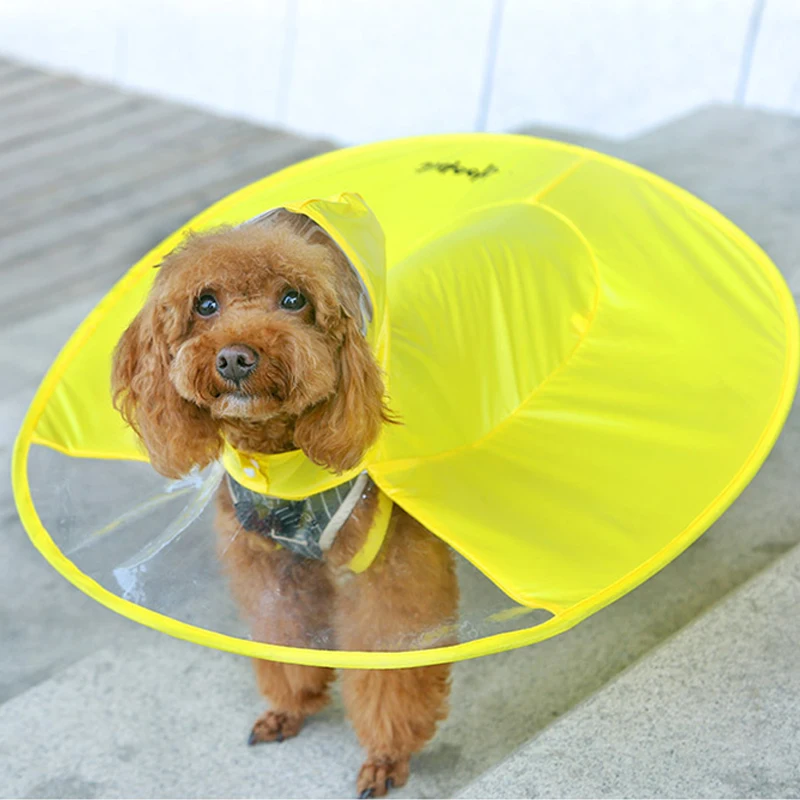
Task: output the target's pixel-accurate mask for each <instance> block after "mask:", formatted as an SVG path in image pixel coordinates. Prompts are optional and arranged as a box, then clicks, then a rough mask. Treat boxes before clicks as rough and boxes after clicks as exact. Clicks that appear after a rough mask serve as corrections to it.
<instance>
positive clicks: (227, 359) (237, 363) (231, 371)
mask: <svg viewBox="0 0 800 800" xmlns="http://www.w3.org/2000/svg"><path fill="white" fill-rule="evenodd" d="M257 363H258V354H257V353H256V351H255V350H253V349H252V348H250V347H248V346H247V345H244V344H232V345H229V346H228V347H223V348H222V350H220V351H219V353H217V372H219V374H220V375H222V377H223V378H225V379H226V380H229V381H233V382H234V383H239V381H242V380H244V379H245V378H246V377H247V376H248V375H249V374H250V373H251V372H252V371H253V370H254V369H255V368H256V364H257Z"/></svg>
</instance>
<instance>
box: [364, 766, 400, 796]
mask: <svg viewBox="0 0 800 800" xmlns="http://www.w3.org/2000/svg"><path fill="white" fill-rule="evenodd" d="M407 780H408V759H407V758H402V759H398V760H397V761H392V760H390V759H375V758H370V759H369V760H368V761H365V762H364V764H363V766H362V767H361V772H359V773H358V781H356V792H357V794H358V797H359V798H363V797H384V796H385V795H386V793H387V792H388V791H389V789H392V788H394V787H395V786H397V787H399V786H405V784H406V781H407Z"/></svg>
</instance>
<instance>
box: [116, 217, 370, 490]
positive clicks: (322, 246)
mask: <svg viewBox="0 0 800 800" xmlns="http://www.w3.org/2000/svg"><path fill="white" fill-rule="evenodd" d="M360 292H361V285H360V283H359V280H358V278H357V276H356V275H355V274H354V273H353V270H352V269H351V267H350V266H349V264H348V263H347V261H346V259H345V258H344V256H343V255H342V254H341V252H340V251H339V250H338V248H337V247H336V246H335V245H334V244H332V243H331V242H330V240H329V239H328V237H327V235H326V234H325V233H324V232H323V231H321V229H319V228H316V226H314V225H313V224H311V223H310V222H309V221H308V220H307V219H306V218H304V217H300V216H298V215H294V214H289V213H288V212H282V213H281V215H279V217H278V218H277V219H276V220H275V221H273V222H272V223H271V224H270V225H269V226H266V227H264V226H262V225H257V224H256V225H248V226H244V227H241V228H228V229H221V230H218V231H216V232H212V233H210V234H206V235H203V236H194V237H191V238H189V239H188V240H187V241H186V242H185V243H184V245H183V246H182V247H180V248H179V249H178V250H176V251H175V252H174V253H172V254H171V255H170V256H168V257H167V259H166V260H165V261H164V263H163V264H162V265H161V267H160V270H159V274H158V276H157V278H156V281H155V282H154V285H153V289H152V291H151V293H150V295H149V297H148V300H147V302H146V304H145V307H144V308H143V309H142V311H141V312H140V313H139V315H138V316H137V318H136V319H135V320H134V322H133V323H132V324H131V326H130V328H129V329H128V330H127V331H126V332H125V334H124V335H123V338H122V339H121V341H120V344H119V346H118V348H117V352H116V354H115V363H114V373H113V384H114V387H113V388H114V393H115V399H116V401H117V404H118V407H119V408H120V410H121V411H122V413H123V415H124V416H125V417H126V419H128V421H129V422H130V423H131V424H132V425H133V427H134V428H135V429H136V430H137V432H138V433H139V435H140V436H141V438H142V440H143V441H144V444H145V446H146V447H147V449H148V451H149V453H150V456H151V460H152V462H153V464H154V466H156V468H157V469H159V471H161V472H163V473H165V474H167V475H171V476H174V475H178V474H183V473H185V472H186V471H188V469H190V468H191V466H193V465H194V464H198V465H201V466H203V465H205V464H206V463H208V461H210V460H211V459H212V458H214V457H215V456H216V455H217V453H218V451H219V448H220V445H221V439H220V432H221V431H223V430H224V432H225V434H226V435H227V436H229V437H230V436H233V437H234V438H235V436H236V432H237V429H241V430H243V431H244V430H246V431H247V434H248V441H252V440H253V438H254V431H258V429H259V428H261V429H263V431H264V441H265V442H269V441H270V440H271V439H270V436H269V428H270V425H273V426H274V425H276V424H277V423H278V422H280V424H281V426H283V427H284V428H285V427H286V426H287V425H288V426H289V428H290V430H291V431H292V445H293V446H296V447H301V448H302V449H303V450H304V451H305V452H306V454H307V455H309V457H310V458H312V459H313V460H314V461H316V462H317V463H320V464H323V465H324V466H327V467H329V468H331V469H334V470H344V469H348V468H349V467H352V466H354V465H355V464H356V463H358V461H359V460H360V458H361V456H362V455H363V453H364V451H365V450H366V449H367V447H369V445H370V444H371V443H372V441H373V440H374V439H375V438H376V437H377V434H378V430H379V427H380V424H381V422H382V421H383V419H384V410H383V385H382V381H381V377H380V373H379V370H378V367H377V365H376V364H375V361H374V359H373V357H372V354H371V353H370V350H369V347H368V346H367V343H366V341H365V340H364V338H363V336H362V334H361V330H362V324H363V321H362V319H361V317H360V310H359V309H360V306H359V297H360ZM255 438H256V439H257V438H258V436H257V434H256V436H255ZM234 443H235V442H234Z"/></svg>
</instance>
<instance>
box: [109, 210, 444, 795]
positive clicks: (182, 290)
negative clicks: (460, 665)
mask: <svg viewBox="0 0 800 800" xmlns="http://www.w3.org/2000/svg"><path fill="white" fill-rule="evenodd" d="M309 230H311V235H308V233H309ZM288 290H295V291H297V292H300V293H302V295H303V296H304V297H305V298H306V299H307V303H306V305H305V306H303V307H302V308H299V309H298V310H287V309H286V308H284V307H282V305H281V301H282V298H285V296H286V292H287V291H288ZM359 292H360V286H359V283H358V279H357V278H356V276H354V274H353V272H352V270H351V268H350V266H349V264H348V263H347V261H346V259H345V258H344V256H343V255H342V253H341V252H340V251H339V250H338V248H337V247H336V246H335V245H332V244H331V242H330V240H329V239H328V238H327V236H326V235H325V234H324V233H323V232H322V231H321V230H320V229H315V228H314V227H313V226H311V227H309V223H308V220H307V219H305V218H303V217H300V216H299V215H293V214H289V213H288V212H282V213H281V214H280V216H279V218H278V220H277V223H276V224H274V225H271V226H266V227H265V226H261V225H249V226H243V227H240V228H234V229H232V228H223V229H219V230H216V231H213V232H211V233H208V234H205V235H202V236H192V237H189V238H188V239H187V240H186V241H185V242H184V244H183V245H182V246H181V247H180V248H178V249H177V250H176V251H175V252H174V253H172V254H171V255H170V256H169V257H168V258H167V259H166V260H165V261H164V263H163V265H162V266H161V268H160V270H159V273H158V275H157V277H156V279H155V282H154V285H153V288H152V290H151V292H150V295H149V296H148V298H147V301H146V303H145V306H144V308H143V309H142V311H141V312H140V313H139V314H138V316H137V317H136V319H134V321H133V322H132V323H131V325H130V327H129V328H128V330H127V331H126V332H125V334H124V335H123V337H122V339H121V340H120V342H119V345H118V347H117V350H116V353H115V357H114V369H113V391H114V398H115V403H116V405H117V407H118V408H119V410H120V412H121V413H122V414H123V416H124V417H125V419H127V420H128V422H129V423H130V424H131V425H132V426H133V427H134V429H135V430H136V431H137V432H138V434H139V436H140V437H141V439H142V442H143V444H144V446H145V448H146V449H147V451H148V453H149V454H150V457H151V461H152V463H153V465H154V467H155V468H156V469H157V470H159V471H160V472H161V473H163V474H164V475H167V476H169V477H178V476H180V475H183V474H185V473H186V472H188V471H189V470H190V469H191V468H192V467H194V466H199V467H203V466H205V465H206V464H208V463H210V462H211V461H212V460H214V459H215V458H217V457H218V456H219V453H220V450H221V447H222V442H223V438H224V439H227V440H228V441H229V442H230V443H231V444H232V445H233V446H234V447H237V448H238V449H240V450H243V451H249V452H254V453H265V454H268V453H279V452H284V451H287V450H291V449H296V448H300V449H302V450H303V451H304V452H305V453H306V455H307V456H308V457H309V458H310V459H312V460H313V461H315V462H316V463H318V464H321V465H323V466H325V467H327V468H329V469H332V470H334V471H344V470H347V469H350V468H352V467H353V466H355V465H357V464H358V463H359V462H360V460H361V459H362V457H363V455H364V453H365V452H366V450H367V449H368V448H369V447H370V446H371V445H372V444H373V443H374V441H375V440H376V439H377V437H378V434H379V432H380V428H381V425H382V424H383V423H384V422H386V421H389V420H390V419H391V415H390V413H389V411H388V410H387V407H386V405H385V401H384V388H383V381H382V377H381V374H380V370H379V368H378V366H377V364H376V363H375V360H374V358H373V356H372V354H371V352H370V349H369V346H368V345H367V342H366V340H365V339H364V337H363V336H362V334H361V326H362V322H363V320H362V319H361V316H360V313H361V312H360V310H359V309H360V307H359ZM209 295H211V296H213V299H214V304H216V306H215V305H214V304H211V305H210V306H209V305H208V303H207V302H206V304H205V305H204V304H203V303H202V302H199V300H200V298H203V297H207V296H209ZM209 308H212V309H214V308H216V310H215V311H214V313H212V314H205V313H201V312H205V311H207V310H208V309H209ZM231 347H234V348H244V350H242V351H241V352H244V353H245V354H246V358H245V361H243V362H241V363H242V364H243V365H245V366H243V367H242V368H243V369H245V367H246V369H247V370H250V371H249V372H246V373H244V372H243V373H242V374H241V375H237V376H235V377H230V374H231V373H230V370H227V371H226V369H227V368H224V367H223V368H221V367H220V361H219V358H220V354H221V353H224V352H232V351H230V348H231ZM236 352H239V351H236ZM251 355H252V358H251ZM225 363H227V362H225ZM377 502H378V490H377V489H376V488H375V487H372V488H371V489H370V490H369V491H367V492H366V493H365V496H364V497H363V498H362V499H361V500H360V501H359V503H358V504H357V506H356V508H355V510H354V511H353V513H352V514H351V516H350V518H349V520H348V521H347V523H346V524H345V525H344V527H343V528H342V530H341V531H340V533H339V534H338V536H337V538H336V540H335V543H334V546H333V547H332V548H331V550H330V551H328V553H327V554H326V558H325V560H324V561H313V560H309V559H304V558H302V557H300V556H297V555H295V554H293V553H292V552H290V551H288V550H284V549H279V548H276V546H275V545H274V544H273V543H272V541H271V540H269V539H265V538H263V537H262V536H260V535H259V534H257V533H254V532H251V531H247V530H243V529H242V527H241V525H240V524H239V521H238V520H237V517H236V514H235V511H234V509H233V504H232V501H231V499H230V496H229V493H228V491H227V488H226V487H225V486H223V487H222V488H221V490H220V492H219V494H218V498H217V530H218V551H219V556H220V559H221V561H222V563H223V564H224V566H225V569H226V571H227V573H228V575H229V578H230V583H231V588H232V591H233V594H234V596H235V598H236V600H237V602H238V604H239V606H240V607H241V609H242V612H243V614H244V615H245V616H246V618H247V619H248V621H249V623H250V625H251V627H252V632H253V637H254V638H255V639H258V640H260V641H265V642H271V643H276V644H285V645H293V646H299V647H316V648H333V647H341V648H345V649H350V650H370V649H373V650H393V649H409V648H413V647H418V646H424V645H423V641H422V638H421V637H424V636H430V635H431V634H432V632H433V635H434V636H435V635H436V633H435V632H437V631H439V632H440V634H439V635H440V636H446V634H443V633H441V632H442V631H446V630H447V629H448V626H451V625H452V623H453V622H454V620H455V617H456V611H457V602H458V587H457V584H456V579H455V573H454V568H453V563H452V558H451V554H450V551H449V549H448V548H447V547H446V546H445V545H444V544H443V543H442V542H441V541H440V540H439V539H437V538H436V537H435V536H433V535H432V534H431V533H429V532H428V531H427V530H426V529H425V528H424V527H423V526H421V525H420V524H419V523H418V522H417V521H416V520H414V519H412V518H411V517H410V516H408V514H406V513H405V512H404V511H403V510H402V509H400V508H398V507H395V508H394V511H393V514H392V519H391V522H390V527H389V532H388V534H387V536H386V540H385V542H384V544H383V547H382V550H381V552H380V554H379V556H378V558H377V559H376V561H375V563H374V564H373V565H372V566H371V567H370V568H369V569H368V570H367V571H366V572H363V573H360V574H353V573H351V572H350V571H349V570H348V569H347V564H349V562H350V560H351V559H352V557H353V555H354V554H355V553H356V552H358V550H359V549H360V548H361V546H362V544H363V542H364V541H365V538H366V535H367V532H368V530H369V528H370V526H371V524H372V520H373V517H374V514H375V510H376V507H377ZM441 641H443V639H442V640H440V643H441ZM430 643H431V642H426V644H430ZM254 666H255V671H256V679H257V682H258V686H259V689H260V691H261V692H262V694H263V695H264V696H265V697H267V698H268V699H269V700H270V701H271V704H272V708H271V709H270V710H269V711H267V712H265V714H264V715H262V716H261V717H260V718H259V720H258V721H257V722H256V724H255V726H254V727H253V731H252V733H251V737H250V742H251V743H256V742H260V741H282V740H283V739H285V738H288V737H290V736H294V735H296V734H297V733H298V732H299V730H300V728H301V727H302V724H303V720H304V719H305V718H306V717H307V716H309V715H310V714H313V713H316V712H317V711H319V710H320V709H321V708H323V707H324V706H325V704H326V703H327V702H328V699H329V686H330V683H331V681H332V680H333V678H334V672H333V671H332V670H330V669H322V668H316V667H301V666H295V665H291V664H279V663H273V662H268V661H255V662H254ZM448 680H449V667H448V666H446V665H442V666H433V667H424V668H418V669H408V670H387V671H375V672H372V671H368V670H352V671H347V672H345V674H344V677H343V685H344V688H343V693H344V699H345V704H346V707H347V710H348V714H349V716H350V717H351V719H352V721H353V725H354V727H355V729H356V732H357V734H358V736H359V739H360V740H361V742H362V743H363V745H364V747H365V748H366V750H367V760H366V762H365V764H364V766H363V767H362V769H361V772H360V774H359V777H358V781H357V786H358V791H359V793H360V792H365V791H366V792H371V793H372V794H373V795H374V796H376V797H378V796H382V795H383V794H385V793H386V791H387V790H388V788H390V786H391V785H396V786H400V785H402V784H403V783H405V781H406V779H407V776H408V763H409V758H410V756H411V754H412V753H414V752H417V751H418V750H420V749H421V748H422V747H423V746H424V745H425V743H426V742H427V741H428V740H429V739H430V738H431V736H433V734H434V731H435V729H436V725H437V723H438V721H440V720H441V719H443V718H444V717H445V716H446V713H447V698H448V694H449V682H448Z"/></svg>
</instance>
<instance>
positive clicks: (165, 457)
mask: <svg viewBox="0 0 800 800" xmlns="http://www.w3.org/2000/svg"><path fill="white" fill-rule="evenodd" d="M161 316H162V312H159V310H158V309H157V306H156V303H155V302H154V301H153V300H152V299H151V300H148V302H147V303H146V305H145V307H144V308H143V309H142V310H141V311H140V312H139V314H138V315H137V317H136V318H135V319H134V320H133V322H132V323H131V324H130V326H129V327H128V329H127V330H126V331H125V333H124V334H123V335H122V338H121V339H120V341H119V343H118V344H117V348H116V350H115V352H114V362H113V367H112V373H111V389H112V392H113V398H114V407H115V408H116V409H117V410H118V411H119V412H120V413H121V414H122V416H123V418H124V419H125V421H126V422H127V423H128V424H129V425H130V426H131V427H132V428H133V429H134V430H135V431H136V433H137V434H138V435H139V438H140V439H141V440H142V442H143V444H144V446H145V448H146V449H147V452H148V454H149V455H150V462H151V463H152V465H153V467H155V469H157V470H158V471H159V472H160V473H161V474H162V475H166V476H167V477H169V478H179V477H181V476H182V475H186V474H187V473H188V472H189V471H190V470H191V469H192V467H194V466H198V467H205V466H206V465H207V464H209V463H210V462H211V461H213V460H214V459H215V458H217V456H218V455H219V452H220V449H221V445H222V442H221V439H220V436H219V431H218V428H217V425H216V423H215V422H214V420H213V419H212V418H211V415H210V414H209V413H208V411H206V410H205V409H202V408H200V407H199V406H197V405H195V404H194V403H190V402H189V401H188V400H185V399H184V398H183V397H181V396H180V395H179V394H178V393H177V391H175V387H174V386H173V385H172V381H171V380H170V378H169V365H170V357H169V350H168V345H167V339H166V335H165V331H164V325H163V322H162V320H161Z"/></svg>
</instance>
